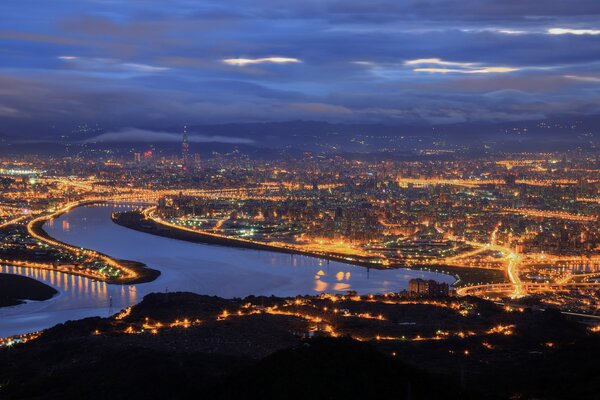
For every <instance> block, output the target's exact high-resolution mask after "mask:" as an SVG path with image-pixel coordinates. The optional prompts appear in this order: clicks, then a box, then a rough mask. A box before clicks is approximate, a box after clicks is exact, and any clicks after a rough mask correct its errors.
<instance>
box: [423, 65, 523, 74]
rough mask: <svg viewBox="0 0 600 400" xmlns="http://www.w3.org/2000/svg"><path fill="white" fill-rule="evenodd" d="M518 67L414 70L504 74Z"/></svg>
mask: <svg viewBox="0 0 600 400" xmlns="http://www.w3.org/2000/svg"><path fill="white" fill-rule="evenodd" d="M518 70H519V68H510V67H483V68H472V69H455V68H415V69H413V71H415V72H429V73H433V74H435V73H437V74H448V73H457V74H505V73H507V72H514V71H518Z"/></svg>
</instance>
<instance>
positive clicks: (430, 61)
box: [404, 58, 519, 74]
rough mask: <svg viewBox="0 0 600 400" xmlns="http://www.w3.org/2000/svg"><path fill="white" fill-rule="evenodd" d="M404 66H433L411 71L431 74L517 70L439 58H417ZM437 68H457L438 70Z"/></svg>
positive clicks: (515, 69)
mask: <svg viewBox="0 0 600 400" xmlns="http://www.w3.org/2000/svg"><path fill="white" fill-rule="evenodd" d="M404 65H408V66H414V65H435V66H436V67H419V68H414V69H413V71H414V72H428V73H432V74H449V73H457V74H505V73H508V72H514V71H518V70H519V68H513V67H485V66H481V65H480V64H478V63H473V62H457V61H445V60H442V59H439V58H418V59H415V60H408V61H405V62H404ZM437 66H442V67H443V66H448V67H457V68H440V67H437Z"/></svg>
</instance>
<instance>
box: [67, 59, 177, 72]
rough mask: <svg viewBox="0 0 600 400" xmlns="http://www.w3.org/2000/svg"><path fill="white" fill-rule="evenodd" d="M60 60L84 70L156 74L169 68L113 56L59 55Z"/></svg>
mask: <svg viewBox="0 0 600 400" xmlns="http://www.w3.org/2000/svg"><path fill="white" fill-rule="evenodd" d="M58 59H59V60H61V61H64V62H66V63H69V64H71V65H72V66H74V67H76V68H80V69H84V70H93V71H102V72H106V71H109V72H110V71H115V72H131V73H139V74H154V73H158V72H164V71H167V70H169V68H167V67H158V66H155V65H149V64H142V63H135V62H124V61H121V60H115V59H112V58H89V57H78V56H59V57H58Z"/></svg>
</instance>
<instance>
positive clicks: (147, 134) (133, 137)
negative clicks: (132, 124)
mask: <svg viewBox="0 0 600 400" xmlns="http://www.w3.org/2000/svg"><path fill="white" fill-rule="evenodd" d="M181 140H182V134H180V133H172V132H162V131H151V130H146V129H137V128H125V129H122V130H119V131H116V132H107V133H103V134H101V135H98V136H95V137H93V138H90V139H86V140H85V141H84V142H85V143H138V142H140V143H165V142H181ZM189 141H190V142H191V143H229V144H251V143H254V140H252V139H246V138H239V137H233V136H218V135H211V136H207V135H202V134H193V133H192V134H190V135H189Z"/></svg>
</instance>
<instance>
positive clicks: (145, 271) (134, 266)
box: [29, 201, 160, 284]
mask: <svg viewBox="0 0 600 400" xmlns="http://www.w3.org/2000/svg"><path fill="white" fill-rule="evenodd" d="M100 203H102V202H101V201H90V202H85V203H82V204H80V205H79V206H86V205H94V204H100ZM63 213H64V212H62V213H58V214H56V215H55V217H56V216H60V215H61V214H63ZM46 221H48V219H38V220H35V221H34V222H33V223H31V224H30V225H29V229H30V230H31V231H32V232H33V233H34V234H35V235H37V236H39V237H41V238H44V239H46V240H47V241H48V242H54V243H58V244H59V245H61V246H64V247H65V248H67V249H68V248H71V247H72V246H71V245H69V244H67V243H64V242H61V241H60V240H57V239H55V238H53V237H52V236H50V235H49V234H48V232H46V231H45V230H44V224H45V223H46ZM94 251H95V250H94ZM96 253H97V254H98V255H99V256H101V257H106V258H109V259H112V258H111V257H109V256H107V255H106V254H103V253H100V252H96ZM114 261H116V262H117V263H119V264H120V265H123V266H124V267H126V268H128V269H130V270H132V271H133V272H135V275H136V277H135V278H121V277H109V278H107V279H105V281H106V282H107V283H111V284H138V283H147V282H152V281H154V280H155V279H156V278H158V277H159V276H160V271H158V270H155V269H152V268H149V267H148V266H146V265H145V264H143V263H140V262H137V261H131V260H114ZM49 269H52V268H49ZM62 272H68V273H71V274H74V275H80V276H86V277H89V276H88V274H86V273H85V272H84V271H77V270H76V269H72V270H69V271H62ZM91 278H94V279H98V277H96V276H93V277H91Z"/></svg>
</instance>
